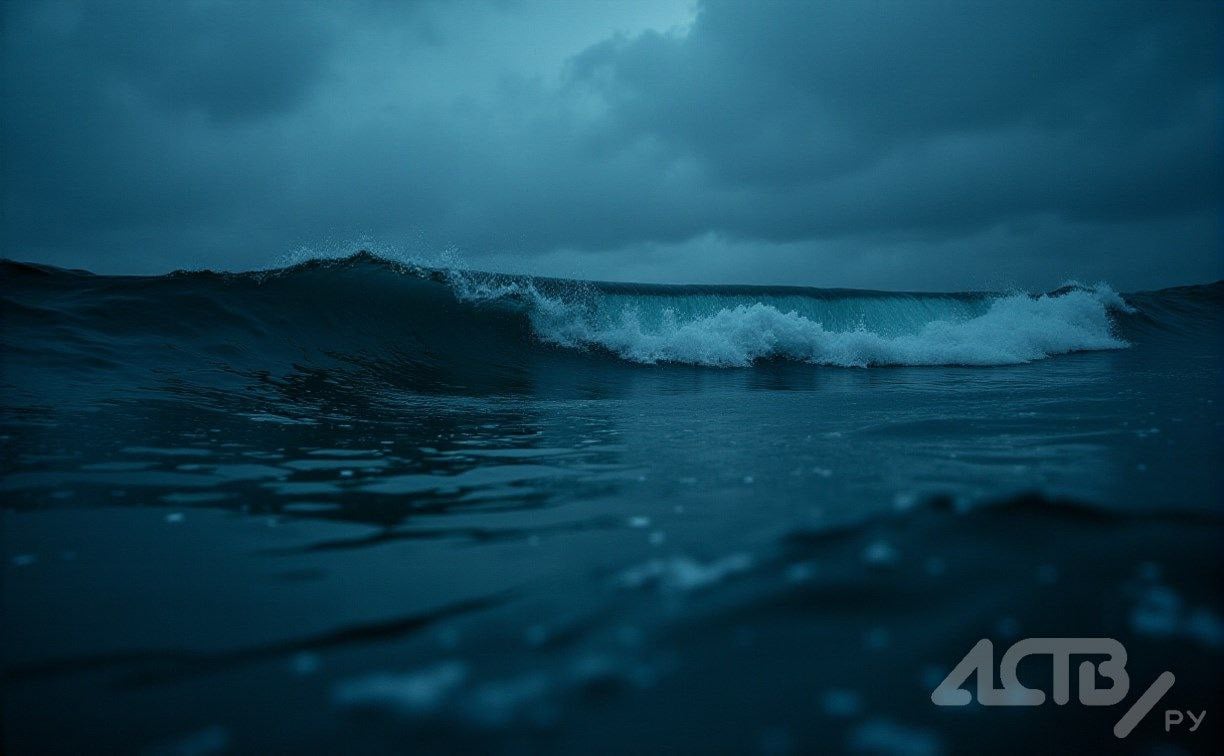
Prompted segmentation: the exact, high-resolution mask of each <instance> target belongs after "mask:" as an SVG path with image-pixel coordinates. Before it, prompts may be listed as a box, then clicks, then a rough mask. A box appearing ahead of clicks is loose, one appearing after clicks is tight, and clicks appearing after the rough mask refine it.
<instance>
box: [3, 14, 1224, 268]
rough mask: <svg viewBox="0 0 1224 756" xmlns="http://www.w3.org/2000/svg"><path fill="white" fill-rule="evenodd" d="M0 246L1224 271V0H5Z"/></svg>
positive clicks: (68, 252) (159, 263) (170, 261)
mask: <svg viewBox="0 0 1224 756" xmlns="http://www.w3.org/2000/svg"><path fill="white" fill-rule="evenodd" d="M0 8H2V10H0V13H3V27H2V31H0V33H2V35H3V50H2V53H0V54H2V55H3V61H2V63H3V67H2V69H0V79H2V86H3V90H2V92H0V94H2V97H3V100H2V102H3V105H2V107H3V120H2V123H0V132H2V141H0V172H2V176H3V213H4V214H3V224H2V225H3V237H2V239H3V251H2V255H3V256H5V257H10V258H15V259H22V260H36V261H42V262H48V263H51V264H56V265H64V266H71V267H85V268H89V269H91V270H96V271H101V272H143V273H154V272H164V271H168V270H171V269H175V268H183V267H211V268H227V269H249V268H253V267H267V266H269V265H272V264H276V263H277V262H279V261H284V260H287V259H291V258H292V257H293V256H294V255H297V256H301V255H309V254H336V253H339V252H344V251H351V249H355V248H357V247H359V246H367V247H371V248H374V249H376V250H381V251H385V252H388V253H396V254H403V255H421V256H429V255H432V254H435V253H438V252H440V251H443V250H448V249H450V250H455V252H454V256H455V257H456V258H457V259H459V260H461V261H462V262H463V263H464V264H466V265H468V266H470V267H476V268H484V269H495V270H511V271H522V272H533V273H543V274H548V275H557V276H579V277H585V278H599V279H618V280H641V281H666V282H725V283H734V282H741V283H780V284H781V283H786V284H804V285H815V286H854V287H867V288H891V289H898V288H904V289H965V288H975V289H976V288H1007V287H1012V286H1023V287H1028V288H1049V287H1052V286H1056V285H1058V284H1059V283H1061V282H1063V281H1064V280H1066V279H1069V278H1074V279H1080V280H1085V281H1096V280H1101V279H1103V280H1107V281H1110V282H1112V283H1113V284H1114V285H1115V286H1116V287H1118V288H1119V289H1138V288H1155V287H1160V286H1166V285H1171V284H1179V283H1194V282H1203V281H1208V280H1214V279H1218V278H1221V277H1224V241H1222V228H1221V218H1222V212H1221V211H1222V209H1224V207H1222V200H1224V192H1222V188H1224V161H1222V157H1221V152H1222V150H1221V141H1222V139H1224V137H1222V129H1224V121H1222V95H1224V88H1222V79H1224V76H1222V65H1224V63H1222V61H1224V57H1222V53H1224V50H1222V46H1221V41H1220V40H1221V39H1222V38H1224V29H1222V28H1221V27H1222V25H1224V23H1222V21H1224V4H1221V3H1218V2H1203V3H1176V2H1174V3H1157V2H1151V3H1141V4H1128V3H1119V2H1059V3H1051V4H1042V3H1039V2H1034V1H1033V0H1025V1H1024V2H1018V3H1015V4H1011V5H1009V4H1006V3H1003V2H977V1H969V0H966V1H965V2H952V3H935V2H908V1H906V2H900V1H898V2H874V1H872V0H861V1H858V2H829V3H820V2H815V1H813V2H798V1H796V2H760V0H742V1H740V2H729V1H728V0H702V1H701V2H696V3H693V2H689V0H679V1H671V0H662V1H660V0H643V1H641V2H638V1H636V0H634V1H629V0H626V1H625V2H591V3H579V2H562V1H560V0H558V1H555V2H539V1H535V0H521V1H519V0H490V1H489V2H475V1H473V2H428V1H424V2H416V3H397V2H390V1H389V0H368V1H367V2H345V3H339V2H337V3H326V4H325V3H321V2H318V3H315V2H309V3H308V2H292V3H282V2H270V1H269V2H256V1H254V0H252V1H250V2H241V3H232V4H231V3H221V2H212V1H211V0H202V1H199V2H177V3H175V2H103V1H101V0H95V1H94V2H24V1H23V0H6V1H5V2H3V3H0Z"/></svg>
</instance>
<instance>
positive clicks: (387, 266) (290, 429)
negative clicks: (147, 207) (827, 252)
mask: <svg viewBox="0 0 1224 756" xmlns="http://www.w3.org/2000/svg"><path fill="white" fill-rule="evenodd" d="M0 359H2V363H0V385H2V388H3V399H2V400H0V401H2V405H0V450H2V452H0V453H2V462H0V464H2V467H0V494H2V501H3V504H2V512H0V514H2V517H3V519H2V522H3V542H4V556H5V564H4V569H3V593H2V599H3V601H2V604H0V606H2V610H3V617H4V619H3V634H4V635H3V638H4V641H3V649H4V651H3V653H4V667H5V678H4V685H3V739H4V742H5V744H6V747H5V750H7V751H9V752H13V753H17V752H21V753H82V752H136V753H142V752H148V753H212V752H237V753H272V752H284V751H288V750H303V751H317V752H344V753H400V752H411V753H430V752H483V753H488V752H495V753H540V752H545V753H554V752H557V753H559V752H583V753H603V752H610V753H611V752H615V753H625V752H634V753H654V752H670V753H698V752H733V753H792V752H794V753H809V752H819V753H830V752H832V753H836V752H862V753H900V754H937V753H960V752H980V751H986V750H988V751H992V752H1000V753H1005V752H1031V751H1033V750H1035V749H1037V748H1042V749H1045V750H1054V751H1071V750H1078V751H1087V750H1094V751H1095V750H1100V749H1108V750H1111V751H1122V752H1141V753H1152V752H1165V751H1168V752H1197V751H1209V750H1211V749H1212V747H1213V746H1214V737H1215V736H1218V734H1219V724H1218V720H1219V717H1220V715H1221V712H1222V710H1221V707H1220V703H1221V698H1222V690H1224V685H1222V681H1224V661H1222V656H1221V654H1222V653H1224V606H1222V604H1224V596H1222V593H1221V590H1220V587H1221V577H1222V575H1224V570H1222V567H1224V559H1222V556H1221V555H1222V552H1221V547H1220V544H1221V543H1224V540H1222V539H1221V535H1222V534H1224V532H1222V531H1224V527H1222V525H1224V520H1222V519H1221V516H1222V515H1224V508H1222V507H1224V501H1222V492H1224V480H1222V477H1224V472H1222V471H1224V465H1222V464H1221V460H1224V454H1222V452H1224V392H1222V391H1221V376H1222V375H1224V372H1222V368H1224V283H1215V284H1210V285H1204V286H1191V287H1183V288H1176V289H1165V290H1161V291H1153V292H1137V293H1125V292H1124V293H1118V292H1115V291H1113V290H1112V289H1110V288H1109V287H1108V286H1107V285H1104V284H1098V285H1080V284H1068V285H1066V286H1064V287H1062V288H1060V289H1058V290H1056V291H1052V292H1046V293H1036V294H1030V293H1026V292H1001V293H1000V292H993V293H992V292H966V293H952V294H931V293H895V292H874V291H852V290H829V289H808V288H797V287H795V288H791V287H733V286H646V285H629V284H600V283H590V282H578V281H565V280H557V279H542V278H528V277H522V276H508V275H495V274H486V273H476V272H471V271H457V270H446V269H436V268H424V267H418V266H414V265H409V264H404V263H397V262H393V261H388V260H384V259H380V258H377V257H375V256H373V255H369V254H364V253H363V254H358V255H355V256H353V257H350V258H345V259H335V260H312V261H309V262H305V263H301V264H299V265H295V266H292V267H289V268H283V269H278V270H268V271H258V272H248V273H213V272H180V273H174V274H170V275H165V276H158V277H136V276H104V275H93V274H90V273H87V272H84V271H72V270H63V269H57V268H50V267H46V266H40V265H33V264H23V263H15V262H5V263H3V271H2V278H0ZM982 638H987V639H990V640H992V642H993V644H994V648H995V654H996V657H997V656H1000V655H1002V653H1003V651H1004V650H1005V649H1006V648H1007V647H1008V646H1010V645H1011V644H1012V643H1014V642H1016V641H1019V640H1021V639H1024V638H1112V639H1116V640H1117V641H1120V642H1121V643H1122V644H1123V645H1124V646H1125V649H1126V651H1127V671H1128V672H1129V678H1130V681H1131V691H1132V693H1131V695H1130V696H1129V697H1128V698H1127V700H1126V703H1125V704H1121V705H1118V706H1095V707H1093V706H1085V705H1081V704H1080V703H1079V702H1078V701H1077V699H1076V698H1075V697H1074V690H1076V689H1077V686H1076V685H1073V686H1072V690H1073V695H1072V699H1071V702H1070V703H1068V704H1066V705H1058V704H1055V703H1052V702H1049V701H1047V702H1046V703H1045V704H1044V705H1041V706H1025V707H1006V706H997V707H990V706H983V705H981V704H979V703H974V704H972V705H969V706H960V707H952V706H937V705H935V704H934V703H933V702H932V697H931V694H932V691H933V690H934V689H935V687H936V686H937V685H939V683H940V681H941V680H943V679H944V678H945V676H947V675H948V673H949V672H950V671H951V670H952V669H953V668H954V667H955V666H956V665H957V664H958V662H960V660H961V659H962V657H964V656H965V655H966V653H968V652H969V650H970V648H972V647H973V646H974V644H975V643H977V642H978V641H979V639H982ZM1051 670H1052V667H1051V665H1050V660H1049V658H1045V659H1044V660H1043V659H1041V658H1037V657H1033V658H1029V659H1027V660H1025V661H1024V663H1023V664H1021V666H1020V671H1021V673H1022V674H1021V677H1022V679H1023V680H1024V681H1025V682H1026V683H1027V684H1029V685H1031V686H1032V687H1034V688H1040V687H1042V686H1043V685H1045V686H1046V688H1047V689H1048V687H1049V683H1050V680H1051V679H1052V677H1051V676H1052V674H1053V672H1052V671H1051ZM1165 671H1170V672H1172V673H1173V674H1174V675H1175V676H1176V682H1175V683H1174V685H1173V687H1172V689H1171V690H1170V691H1169V692H1168V694H1167V696H1166V697H1165V698H1164V700H1163V701H1162V702H1161V703H1160V705H1159V706H1157V707H1156V710H1155V711H1154V712H1153V713H1152V714H1150V715H1149V716H1148V717H1147V718H1146V719H1144V720H1143V721H1142V722H1141V723H1140V724H1139V725H1138V726H1137V727H1136V728H1135V729H1134V731H1133V732H1132V733H1130V734H1129V735H1128V736H1127V737H1126V738H1124V739H1119V738H1118V737H1116V736H1115V735H1114V733H1113V731H1112V728H1113V727H1114V724H1115V722H1117V720H1118V719H1119V718H1120V717H1121V716H1122V713H1123V710H1124V709H1125V708H1126V706H1128V705H1129V704H1130V702H1131V701H1133V700H1134V699H1135V698H1136V697H1137V696H1138V695H1139V693H1141V692H1142V691H1143V690H1144V689H1146V688H1147V687H1148V685H1149V684H1150V683H1151V682H1152V681H1153V680H1155V679H1156V678H1157V676H1158V675H1160V674H1161V673H1162V672H1165ZM1072 678H1073V679H1077V678H1076V676H1075V673H1074V672H1073V673H1072ZM1166 709H1178V710H1182V711H1194V712H1198V711H1201V710H1206V711H1207V719H1206V721H1205V723H1204V724H1203V725H1202V727H1201V728H1200V729H1198V730H1197V731H1196V732H1190V731H1189V722H1188V721H1187V723H1186V724H1183V725H1181V726H1179V727H1174V728H1170V729H1169V730H1168V731H1166V717H1165V715H1164V712H1165V710H1166ZM1213 720H1215V723H1213ZM1213 731H1214V735H1212V732H1213ZM1169 749H1172V750H1169Z"/></svg>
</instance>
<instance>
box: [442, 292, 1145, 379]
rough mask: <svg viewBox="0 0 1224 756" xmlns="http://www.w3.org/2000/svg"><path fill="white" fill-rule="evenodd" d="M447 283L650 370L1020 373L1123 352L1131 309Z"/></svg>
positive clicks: (1084, 303)
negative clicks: (781, 363) (1117, 322)
mask: <svg viewBox="0 0 1224 756" xmlns="http://www.w3.org/2000/svg"><path fill="white" fill-rule="evenodd" d="M448 280H449V281H450V282H451V284H452V286H453V287H454V290H455V291H456V293H457V294H458V295H459V297H460V298H462V299H464V300H466V301H469V302H474V303H482V302H489V301H496V300H500V299H510V300H514V301H518V302H522V303H523V304H524V305H525V307H526V309H527V313H528V317H529V318H530V322H531V325H532V328H533V330H534V332H535V334H536V335H537V336H538V337H539V338H540V339H542V340H543V341H545V342H548V343H550V344H555V345H557V346H562V347H567V348H574V349H599V350H606V351H608V352H611V353H613V354H616V355H617V356H619V357H622V358H624V359H626V360H630V361H632V362H637V363H643V364H655V363H682V364H692V365H705V366H711V367H747V366H749V365H752V364H753V363H755V362H758V361H762V360H774V359H786V360H795V361H800V362H807V363H811V364H816V365H834V366H843V367H868V366H872V365H1013V364H1017V363H1022V362H1030V361H1032V360H1038V359H1042V358H1045V357H1051V356H1054V355H1058V354H1066V353H1068V352H1078V351H1090V350H1101V349H1121V348H1124V347H1126V346H1127V342H1126V341H1124V340H1123V339H1121V338H1119V337H1118V336H1117V335H1115V333H1114V322H1113V318H1112V315H1113V313H1119V312H1120V313H1124V312H1129V311H1131V308H1130V306H1129V305H1127V304H1126V302H1125V301H1124V300H1123V299H1122V297H1121V296H1119V295H1118V294H1117V293H1115V292H1114V291H1113V290H1112V289H1110V288H1109V287H1108V286H1107V285H1105V284H1099V285H1097V286H1095V287H1092V288H1083V287H1078V286H1071V287H1065V288H1064V289H1062V290H1060V291H1058V292H1055V293H1051V294H1043V295H1040V296H1032V295H1029V294H1024V293H1013V294H1005V295H996V294H954V295H931V294H885V293H877V292H830V291H819V290H811V291H808V292H802V293H800V292H798V291H783V292H777V291H771V290H769V289H762V290H758V291H753V292H749V291H742V290H741V291H735V290H733V289H732V290H725V291H718V290H716V289H711V288H709V287H681V288H679V290H666V289H661V290H656V291H649V290H645V291H644V290H642V289H644V288H645V287H637V290H636V291H631V292H618V291H616V290H612V291H606V290H600V289H598V288H593V287H588V288H586V289H577V290H572V291H571V292H570V296H568V297H567V296H566V293H565V292H560V293H549V292H548V291H546V290H542V288H541V287H540V286H539V285H538V284H537V283H535V282H533V281H530V280H512V281H500V280H497V279H496V278H493V279H490V278H488V277H479V278H474V277H472V275H471V274H461V273H453V274H450V275H449V276H448Z"/></svg>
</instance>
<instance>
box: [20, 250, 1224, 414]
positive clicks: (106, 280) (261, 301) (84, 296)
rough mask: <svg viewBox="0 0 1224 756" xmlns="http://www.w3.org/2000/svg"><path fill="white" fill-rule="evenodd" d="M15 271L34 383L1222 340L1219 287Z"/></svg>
mask: <svg viewBox="0 0 1224 756" xmlns="http://www.w3.org/2000/svg"><path fill="white" fill-rule="evenodd" d="M2 267H3V273H4V275H3V277H0V317H2V318H3V323H4V328H3V329H0V352H2V353H3V355H4V357H5V359H4V363H3V365H0V378H2V379H3V383H4V384H5V385H7V386H9V387H10V388H13V387H15V388H22V389H27V390H30V391H35V392H38V391H41V390H42V389H43V388H45V387H46V386H48V385H53V384H63V383H65V382H73V381H75V383H76V385H78V386H80V385H94V384H96V383H97V382H98V381H99V380H105V381H109V382H111V383H115V384H121V385H127V386H132V385H146V384H147V382H148V378H149V376H150V375H154V376H163V377H166V376H168V378H164V379H165V380H197V379H200V380H213V379H212V378H207V376H213V377H216V376H224V375H246V376H250V375H256V376H259V375H267V376H277V375H285V374H287V373H289V372H300V371H302V370H314V369H319V370H323V371H327V370H330V369H331V368H334V367H342V368H345V369H346V370H347V371H348V372H347V373H345V374H346V375H358V376H361V375H365V376H371V375H373V376H374V377H375V378H377V379H378V380H385V381H391V382H393V383H395V384H397V385H399V386H403V387H408V388H411V389H413V390H421V391H431V390H443V391H450V390H465V391H466V390H472V391H494V392H497V391H505V390H513V388H514V386H515V385H517V383H516V382H518V383H522V382H528V381H538V380H540V379H541V376H545V375H549V374H550V373H551V374H554V375H555V374H557V373H556V371H564V370H586V369H588V367H587V366H589V369H594V368H596V367H597V366H600V365H603V366H607V365H608V363H607V360H608V359H609V358H612V359H613V360H614V361H615V362H619V363H622V364H624V365H625V366H626V367H631V366H636V365H656V364H677V365H694V366H709V367H720V368H721V367H746V366H751V365H753V364H759V363H763V362H768V361H794V362H801V363H809V364H812V365H826V366H839V367H855V368H863V367H871V366H899V365H966V366H992V365H1014V364H1019V363H1025V362H1032V361H1035V360H1041V359H1045V358H1049V357H1053V356H1055V355H1061V354H1067V353H1071V352H1082V351H1092V350H1112V349H1122V348H1125V347H1127V346H1128V343H1129V342H1131V341H1133V340H1134V339H1135V338H1136V337H1142V338H1144V339H1147V338H1148V337H1149V336H1150V337H1152V338H1166V337H1172V336H1176V335H1177V334H1179V333H1180V334H1182V335H1183V336H1185V335H1186V334H1189V333H1190V332H1191V331H1193V332H1194V333H1195V334H1197V335H1195V336H1194V338H1196V339H1200V340H1201V339H1202V338H1210V335H1204V333H1205V332H1204V331H1203V330H1202V329H1203V328H1205V327H1206V328H1210V329H1213V330H1214V329H1215V328H1216V326H1217V325H1218V323H1219V315H1220V312H1221V307H1220V303H1221V300H1222V299H1224V297H1222V295H1221V292H1222V287H1224V284H1220V283H1216V284H1210V285H1207V286H1197V287H1187V288H1183V289H1169V290H1164V291H1160V292H1149V293H1141V294H1134V295H1127V297H1126V298H1125V299H1124V298H1123V297H1122V296H1120V295H1118V294H1117V293H1116V292H1114V291H1113V290H1112V289H1110V288H1109V287H1108V286H1106V285H1104V284H1099V285H1097V286H1091V287H1086V286H1080V285H1068V286H1064V287H1062V288H1060V289H1058V290H1056V291H1053V292H1049V293H1044V294H1036V295H1034V294H1028V293H1023V292H1012V293H983V292H964V293H953V294H927V293H895V292H873V291H856V290H838V289H812V288H798V287H743V286H738V287H737V286H655V285H631V284H609V283H592V282H581V281H570V280H560V279H548V278H532V277H524V276H507V275H499V274H489V273H478V272H471V271H458V270H446V269H436V268H423V267H416V266H412V265H405V264H400V263H394V262H390V261H387V260H384V259H382V258H378V257H375V256H373V255H370V254H368V253H360V254H357V255H354V256H351V257H348V258H343V259H330V260H312V261H308V262H305V263H301V264H298V265H294V266H291V267H288V268H282V269H278V270H272V271H261V272H250V273H213V272H208V271H202V272H179V273H173V274H170V275H166V276H158V277H137V276H99V275H93V274H90V273H87V272H84V271H68V270H62V269H58V268H49V267H46V266H38V265H29V264H22V263H12V262H5V263H3V265H2ZM1195 324H1197V325H1195ZM1203 324H1207V325H1206V326H1204V325H1203ZM1194 329H1198V330H1194ZM1216 335H1217V336H1218V333H1217V334H1216ZM1187 338H1189V337H1188V336H1187ZM354 369H355V370H354ZM200 376H206V377H205V378H202V379H201V378H200ZM332 379H334V376H333V378H329V380H332ZM346 380H348V379H346ZM507 386H509V387H510V388H509V389H507ZM43 393H45V392H43Z"/></svg>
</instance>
